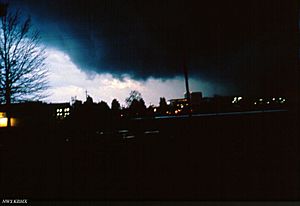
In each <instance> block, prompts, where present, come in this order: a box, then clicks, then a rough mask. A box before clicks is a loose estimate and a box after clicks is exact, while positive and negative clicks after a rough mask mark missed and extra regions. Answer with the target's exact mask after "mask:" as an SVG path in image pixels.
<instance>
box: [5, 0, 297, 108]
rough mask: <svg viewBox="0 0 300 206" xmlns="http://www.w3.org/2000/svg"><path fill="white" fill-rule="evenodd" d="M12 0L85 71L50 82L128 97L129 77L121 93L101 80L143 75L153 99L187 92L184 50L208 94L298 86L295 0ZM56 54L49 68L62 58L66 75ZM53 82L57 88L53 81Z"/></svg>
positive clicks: (52, 48)
mask: <svg viewBox="0 0 300 206" xmlns="http://www.w3.org/2000/svg"><path fill="white" fill-rule="evenodd" d="M10 2H11V5H12V6H13V7H14V8H17V7H18V8H21V9H22V10H23V13H24V14H30V15H31V16H32V19H33V23H34V25H35V27H37V28H38V29H39V30H40V31H41V36H42V39H43V44H45V45H46V46H47V47H48V48H49V54H51V55H54V53H55V54H56V55H57V54H60V55H62V56H61V57H60V58H59V59H60V60H62V58H65V57H66V56H67V57H68V61H64V62H65V64H66V66H65V67H66V68H71V67H70V65H73V69H74V68H76V69H78V70H79V71H81V72H83V73H82V75H84V76H81V77H80V78H79V80H78V81H80V79H81V80H82V82H81V84H80V85H81V86H78V85H76V84H75V82H74V79H73V80H72V82H73V83H70V85H67V84H66V83H63V82H62V83H61V84H58V82H57V81H56V82H55V83H53V82H52V84H53V86H54V88H56V87H57V85H62V84H64V85H65V86H66V87H68V86H76V87H78V88H81V89H82V91H84V90H85V89H88V90H93V88H99V89H98V90H97V91H98V93H97V92H95V93H94V96H95V97H94V99H101V98H103V99H104V100H107V101H110V98H107V97H105V96H112V95H115V96H116V98H119V99H120V100H121V101H123V99H122V98H124V96H125V93H126V95H128V93H129V92H128V91H130V90H131V89H137V88H136V87H134V86H132V84H131V86H128V85H127V87H126V88H127V89H126V91H125V90H124V93H122V95H121V94H120V90H113V89H110V90H108V89H106V90H105V91H102V95H103V93H107V94H106V95H103V97H96V96H98V95H100V96H101V92H99V90H100V88H101V86H102V89H103V88H104V86H103V85H101V84H100V82H101V81H100V80H103V79H105V78H106V79H110V78H111V79H110V80H111V81H117V82H118V81H119V82H120V84H121V83H126V81H127V82H128V81H129V80H130V81H132V82H135V83H136V84H140V85H142V87H140V89H141V90H143V91H144V95H143V96H144V98H145V99H146V100H148V103H150V102H152V103H154V102H155V98H156V99H157V101H158V99H159V97H160V96H167V98H176V97H181V96H182V95H183V94H182V93H183V92H184V84H183V78H182V76H183V75H182V74H183V71H182V70H183V69H182V62H183V59H186V62H187V66H188V68H189V71H190V77H191V81H192V83H191V84H192V90H201V91H203V93H204V95H205V96H209V95H213V94H220V95H222V94H224V95H227V94H233V95H234V94H243V95H255V94H257V95H260V94H262V95H281V94H283V95H285V94H289V93H291V91H292V93H293V91H296V85H297V83H296V82H297V81H296V80H297V79H296V76H297V64H296V62H297V52H298V49H297V48H298V46H297V45H298V41H297V38H298V37H299V36H298V35H299V34H297V31H298V30H297V29H298V27H297V25H298V18H299V17H298V11H297V10H296V8H297V5H296V3H293V1H289V2H288V3H287V2H285V1H279V0H273V1H188V0H184V1H183V0H182V1H177V0H172V1H156V0H151V1H136V0H128V1H121V0H102V1H96V0H76V1H74V0H72V1H71V0H51V1H50V0H38V1H34V0H13V1H10ZM295 2H296V1H295ZM184 57H185V58H184ZM51 58H52V61H51V62H49V64H50V66H51V67H54V66H53V65H55V68H53V70H54V71H57V68H58V67H59V68H60V70H59V71H60V74H61V75H64V78H67V76H68V75H67V74H68V73H67V69H64V66H63V64H64V63H61V64H62V65H60V66H58V65H57V63H55V62H54V61H55V60H54V59H55V58H53V56H52V57H51ZM56 60H57V58H56ZM68 65H69V66H68ZM64 70H65V72H64ZM69 72H70V71H69ZM55 75H56V76H57V74H55ZM51 78H52V77H51ZM73 78H75V77H73ZM97 78H98V79H97ZM52 79H53V78H52ZM83 79H84V81H83ZM85 80H86V81H85ZM96 80H97V81H96ZM92 81H93V84H96V85H95V86H93V84H92ZM151 81H152V83H151ZM153 81H155V82H153ZM172 81H173V83H171V82H172ZM174 81H175V82H176V81H177V84H175V83H174ZM65 82H68V81H65ZM84 82H85V84H83V83H84ZM97 82H99V83H98V84H97ZM149 82H150V83H149ZM90 84H91V85H90ZM174 84H175V85H176V86H174ZM85 85H89V86H85ZM129 85H130V84H129ZM157 85H161V86H160V88H161V89H159V88H157ZM110 88H112V87H110ZM127 90H128V91H127ZM146 90H147V91H148V92H147V91H146ZM171 90H174V91H171ZM143 91H141V92H142V94H143ZM53 92H54V93H55V94H56V95H57V90H53ZM66 92H67V91H66ZM72 94H73V93H72ZM108 94H109V95H108ZM170 94H172V95H170ZM65 95H66V96H67V97H68V98H69V97H70V95H69V94H67V93H66V94H65ZM80 95H82V94H78V96H80ZM54 96H55V95H54ZM150 96H151V97H150ZM57 98H58V97H57ZM58 99H59V98H58ZM58 99H55V101H56V100H57V101H58Z"/></svg>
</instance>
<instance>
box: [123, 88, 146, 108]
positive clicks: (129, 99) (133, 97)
mask: <svg viewBox="0 0 300 206" xmlns="http://www.w3.org/2000/svg"><path fill="white" fill-rule="evenodd" d="M140 99H142V95H141V93H140V92H139V91H137V90H133V91H131V92H130V94H129V97H127V98H126V99H125V102H126V104H127V107H130V106H131V104H132V103H133V101H134V100H137V101H140Z"/></svg>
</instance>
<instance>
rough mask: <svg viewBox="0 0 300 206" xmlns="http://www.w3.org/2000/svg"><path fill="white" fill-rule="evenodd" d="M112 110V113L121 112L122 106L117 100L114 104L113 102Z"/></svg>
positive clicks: (113, 101) (114, 100)
mask: <svg viewBox="0 0 300 206" xmlns="http://www.w3.org/2000/svg"><path fill="white" fill-rule="evenodd" d="M111 110H112V111H119V110H121V105H120V103H119V102H118V100H117V99H113V100H112V102H111Z"/></svg>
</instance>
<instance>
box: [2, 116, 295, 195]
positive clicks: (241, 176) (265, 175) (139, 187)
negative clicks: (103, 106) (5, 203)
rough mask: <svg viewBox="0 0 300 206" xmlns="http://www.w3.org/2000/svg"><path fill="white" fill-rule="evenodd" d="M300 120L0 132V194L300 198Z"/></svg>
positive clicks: (206, 120)
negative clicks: (299, 129)
mask: <svg viewBox="0 0 300 206" xmlns="http://www.w3.org/2000/svg"><path fill="white" fill-rule="evenodd" d="M297 123H298V122H297V117H296V115H294V114H291V113H289V112H278V113H264V114H248V115H235V116H221V117H217V116H212V117H194V118H182V119H176V118H175V119H156V120H134V121H130V122H123V123H122V124H120V125H119V126H118V127H116V129H110V130H107V131H105V130H103V131H102V130H83V129H82V128H75V127H74V128H69V129H67V128H64V127H61V128H56V129H47V130H46V129H39V128H32V129H24V128H23V129H22V128H15V129H13V130H1V131H0V135H1V143H0V144H1V145H0V152H1V154H0V155H1V156H0V157H1V184H0V185H1V186H0V190H1V193H0V194H2V195H1V196H3V197H6V198H8V197H9V198H19V199H22V198H28V199H31V200H49V199H51V200H86V199H89V200H295V199H297V200H299V197H300V180H299V177H300V176H299V172H300V170H299V159H300V155H299V140H298V136H299V133H298V129H297ZM122 130H123V131H122ZM125 130H128V131H125Z"/></svg>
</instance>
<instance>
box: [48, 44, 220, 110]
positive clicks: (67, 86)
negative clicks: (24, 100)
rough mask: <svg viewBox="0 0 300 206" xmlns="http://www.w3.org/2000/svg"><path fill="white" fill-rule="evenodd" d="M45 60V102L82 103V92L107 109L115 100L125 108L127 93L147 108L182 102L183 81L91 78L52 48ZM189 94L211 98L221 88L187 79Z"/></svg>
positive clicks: (103, 75) (178, 79)
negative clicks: (161, 101)
mask: <svg viewBox="0 0 300 206" xmlns="http://www.w3.org/2000/svg"><path fill="white" fill-rule="evenodd" d="M46 52H47V56H48V58H47V59H46V62H45V63H46V66H47V67H48V69H49V84H50V89H49V91H48V92H49V93H50V95H49V97H47V98H46V99H45V101H46V102H52V103H57V102H70V101H71V97H75V96H76V98H77V99H78V100H82V101H85V96H86V94H85V91H86V90H87V92H88V94H89V95H90V96H91V97H92V98H93V100H94V102H100V101H105V102H107V104H108V105H109V106H110V104H111V102H112V100H113V99H117V100H118V101H119V102H120V104H121V105H124V106H125V99H126V98H127V97H128V96H129V93H130V91H132V90H137V91H139V92H141V94H142V97H143V99H144V100H145V103H146V105H150V104H154V105H158V104H159V98H160V97H165V98H166V100H168V99H175V98H183V96H184V93H185V84H184V78H183V77H179V76H177V77H174V78H169V79H159V78H152V77H150V78H149V79H147V80H146V81H137V80H134V79H132V78H131V77H130V76H129V75H127V76H126V75H125V77H124V78H123V80H120V79H117V78H115V77H113V75H111V74H98V73H96V72H94V73H92V74H91V75H89V74H87V73H86V72H84V71H83V69H82V68H79V67H78V66H77V65H75V64H74V63H73V62H72V60H71V58H70V57H69V56H68V55H67V54H66V53H64V52H62V51H59V50H57V49H54V48H47V49H46ZM189 81H190V88H191V91H201V92H203V94H204V96H212V95H213V94H216V93H222V92H223V88H222V87H217V86H216V85H214V86H213V85H212V84H211V83H209V82H205V81H199V80H196V79H194V78H190V80H189Z"/></svg>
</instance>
